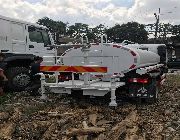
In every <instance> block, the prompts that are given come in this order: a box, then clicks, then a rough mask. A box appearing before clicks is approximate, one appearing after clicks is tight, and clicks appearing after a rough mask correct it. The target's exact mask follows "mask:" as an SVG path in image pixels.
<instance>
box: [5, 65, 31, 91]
mask: <svg viewBox="0 0 180 140" xmlns="http://www.w3.org/2000/svg"><path fill="white" fill-rule="evenodd" d="M7 78H8V85H7V86H8V89H10V90H13V91H22V90H24V89H25V88H26V87H27V86H28V85H29V83H30V75H29V70H28V69H27V68H25V67H11V68H9V69H8V70H7Z"/></svg>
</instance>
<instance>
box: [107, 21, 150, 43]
mask: <svg viewBox="0 0 180 140" xmlns="http://www.w3.org/2000/svg"><path fill="white" fill-rule="evenodd" d="M106 33H107V35H108V37H109V39H110V40H111V41H112V40H113V41H116V42H122V41H123V40H129V41H133V42H137V43H146V42H147V39H148V32H147V31H146V30H145V26H144V25H143V24H139V23H137V22H128V23H127V24H122V25H119V24H117V25H115V26H114V27H112V28H109V29H108V30H107V31H106Z"/></svg>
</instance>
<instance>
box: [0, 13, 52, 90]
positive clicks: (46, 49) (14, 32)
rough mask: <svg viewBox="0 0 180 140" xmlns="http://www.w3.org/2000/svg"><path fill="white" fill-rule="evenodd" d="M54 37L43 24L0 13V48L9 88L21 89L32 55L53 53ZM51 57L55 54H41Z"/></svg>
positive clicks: (26, 80) (26, 77)
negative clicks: (3, 56) (3, 57)
mask: <svg viewBox="0 0 180 140" xmlns="http://www.w3.org/2000/svg"><path fill="white" fill-rule="evenodd" d="M52 45H54V41H53V38H52V36H51V34H50V32H49V31H48V29H47V28H46V27H44V26H41V25H38V24H33V23H29V22H25V21H20V20H17V19H12V18H8V17H4V16H1V15H0V51H1V53H4V54H5V56H6V58H5V59H4V62H3V64H2V62H1V65H3V67H4V70H5V72H6V75H7V77H8V79H9V84H8V85H9V88H10V89H16V90H23V89H24V88H25V87H26V86H27V85H28V83H29V82H30V78H29V76H28V68H29V65H30V64H31V63H32V61H33V59H34V57H35V56H40V57H43V56H54V48H53V47H52ZM44 59H48V60H45V61H50V62H52V61H54V57H48V58H46V57H45V58H44Z"/></svg>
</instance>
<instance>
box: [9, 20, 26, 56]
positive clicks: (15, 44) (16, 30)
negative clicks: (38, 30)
mask: <svg viewBox="0 0 180 140" xmlns="http://www.w3.org/2000/svg"><path fill="white" fill-rule="evenodd" d="M11 40H12V51H13V52H15V53H24V52H25V51H26V37H25V25H24V24H21V23H13V22H11Z"/></svg>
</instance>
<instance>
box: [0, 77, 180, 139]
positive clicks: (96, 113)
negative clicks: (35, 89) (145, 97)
mask: <svg viewBox="0 0 180 140" xmlns="http://www.w3.org/2000/svg"><path fill="white" fill-rule="evenodd" d="M0 103H1V105H0V139H12V140H43V139H44V140H76V139H77V140H180V75H178V74H176V75H168V76H167V80H166V82H165V84H164V86H163V87H162V88H161V90H160V93H159V100H158V101H157V103H155V104H152V105H148V104H145V103H142V104H138V103H137V104H136V103H135V102H132V101H128V100H127V99H125V100H124V101H123V100H122V101H121V102H119V105H118V107H117V108H109V107H108V103H104V101H102V100H101V99H89V98H88V99H87V98H83V99H80V98H75V97H67V96H60V95H57V94H56V95H52V94H51V95H49V100H48V101H46V102H44V101H41V100H39V97H33V96H29V94H28V93H26V92H21V93H8V94H6V95H4V96H3V97H0Z"/></svg>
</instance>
